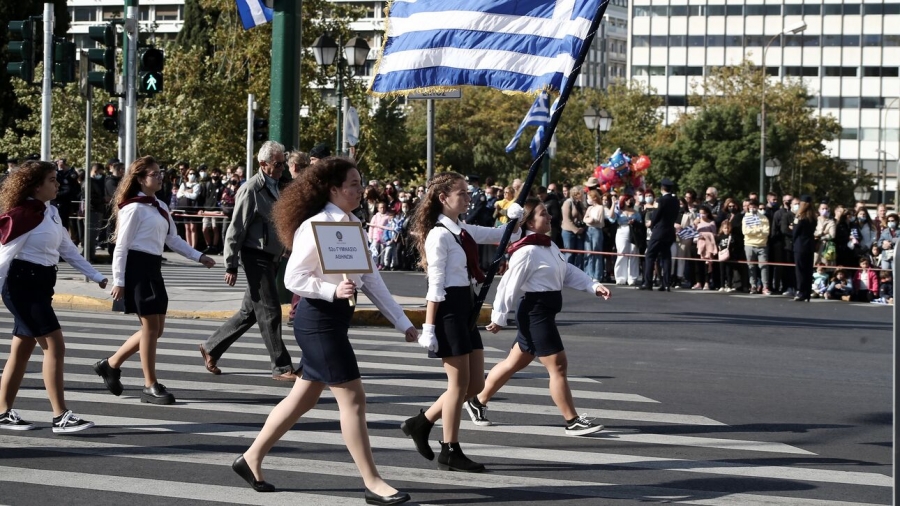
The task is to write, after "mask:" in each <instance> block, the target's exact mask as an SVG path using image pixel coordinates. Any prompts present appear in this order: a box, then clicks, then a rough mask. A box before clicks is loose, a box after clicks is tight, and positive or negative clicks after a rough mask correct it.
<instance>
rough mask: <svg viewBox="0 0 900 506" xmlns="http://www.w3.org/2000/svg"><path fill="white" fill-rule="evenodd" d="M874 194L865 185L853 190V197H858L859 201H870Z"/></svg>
mask: <svg viewBox="0 0 900 506" xmlns="http://www.w3.org/2000/svg"><path fill="white" fill-rule="evenodd" d="M871 196H872V192H870V191H869V189H868V188H866V187H865V186H857V187H856V188H855V189H854V190H853V198H854V199H856V201H857V202H868V201H869V197H871Z"/></svg>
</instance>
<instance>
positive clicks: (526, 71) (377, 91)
mask: <svg viewBox="0 0 900 506" xmlns="http://www.w3.org/2000/svg"><path fill="white" fill-rule="evenodd" d="M608 2H609V0H431V1H421V0H394V1H393V2H391V3H390V4H389V5H390V13H389V15H388V20H387V25H386V33H385V42H384V49H383V51H382V55H381V57H380V58H379V59H378V64H377V65H376V68H375V75H374V76H373V79H372V82H371V84H370V86H369V91H370V92H371V93H372V94H374V95H392V94H396V95H406V94H409V93H412V92H416V91H426V90H440V89H442V88H448V87H454V88H458V87H460V86H487V87H491V88H496V89H498V90H504V91H517V92H523V93H533V92H537V91H540V90H546V89H556V90H561V89H563V87H564V85H565V82H566V81H567V80H568V78H569V76H570V75H571V74H572V71H573V69H574V67H575V62H576V60H577V58H578V54H579V53H580V52H581V48H582V46H583V45H584V41H585V39H586V38H587V36H588V35H589V34H588V31H589V30H590V27H591V21H592V20H593V19H594V18H595V17H596V16H603V14H604V12H605V11H606V6H607V3H608Z"/></svg>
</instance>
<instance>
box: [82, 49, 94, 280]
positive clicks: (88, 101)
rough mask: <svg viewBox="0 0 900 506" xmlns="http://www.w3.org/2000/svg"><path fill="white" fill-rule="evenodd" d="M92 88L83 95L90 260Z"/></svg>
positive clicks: (88, 252) (86, 228)
mask: <svg viewBox="0 0 900 506" xmlns="http://www.w3.org/2000/svg"><path fill="white" fill-rule="evenodd" d="M81 57H82V58H84V59H87V55H86V54H84V53H82V54H81ZM93 97H94V89H93V88H92V87H91V86H87V95H86V96H85V97H84V103H85V107H84V109H85V113H84V125H85V126H84V171H85V174H84V189H83V191H84V242H82V244H84V259H85V260H87V261H88V262H90V261H91V256H93V255H91V253H93V252H94V237H95V235H94V234H93V233H92V231H91V228H92V227H93V225H94V223H92V220H91V185H92V184H94V183H93V179H94V178H93V177H91V143H92V142H93V140H94V139H93V128H92V126H93V123H94V120H93V116H92V115H91V105H92V104H93Z"/></svg>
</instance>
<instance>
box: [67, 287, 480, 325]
mask: <svg viewBox="0 0 900 506" xmlns="http://www.w3.org/2000/svg"><path fill="white" fill-rule="evenodd" d="M53 307H55V308H56V309H68V310H77V311H92V312H106V313H111V312H112V299H108V298H103V297H89V296H87V295H73V294H69V293H57V294H55V295H54V296H53ZM235 311H237V309H235ZM235 311H184V310H179V309H169V311H168V313H166V315H167V316H170V317H172V318H191V319H209V320H227V319H228V318H230V317H231V315H233V314H234V313H235ZM290 311H291V306H290V304H282V305H281V315H282V318H283V320H284V321H287V318H288V314H289V313H290ZM403 312H404V313H406V317H407V318H409V321H411V322H412V324H413V325H414V326H415V327H416V328H421V327H422V324H423V323H425V308H404V309H403ZM490 320H491V308H490V307H488V306H485V307H483V308H481V314H480V315H479V316H478V324H479V325H487V324H488V323H490ZM350 323H351V324H353V325H360V326H365V327H393V326H394V325H393V324H391V322H390V321H389V320H388V319H387V318H386V317H385V316H384V314H382V313H381V311H379V310H378V309H374V308H364V309H360V308H357V309H356V311H354V313H353V319H352V320H350Z"/></svg>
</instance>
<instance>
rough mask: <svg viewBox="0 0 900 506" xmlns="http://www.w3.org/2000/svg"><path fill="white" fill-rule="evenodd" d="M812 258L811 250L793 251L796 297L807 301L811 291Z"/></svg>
mask: <svg viewBox="0 0 900 506" xmlns="http://www.w3.org/2000/svg"><path fill="white" fill-rule="evenodd" d="M813 256H814V252H813V251H812V249H810V250H809V251H803V250H794V263H795V265H796V273H797V297H800V298H801V299H808V298H809V296H810V293H809V292H810V291H811V290H812V280H813Z"/></svg>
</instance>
